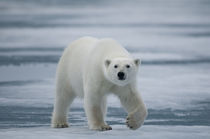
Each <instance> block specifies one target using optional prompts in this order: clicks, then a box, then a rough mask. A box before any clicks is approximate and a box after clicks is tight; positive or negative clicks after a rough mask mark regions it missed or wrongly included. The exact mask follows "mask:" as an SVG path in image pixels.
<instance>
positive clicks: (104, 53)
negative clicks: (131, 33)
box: [52, 37, 147, 131]
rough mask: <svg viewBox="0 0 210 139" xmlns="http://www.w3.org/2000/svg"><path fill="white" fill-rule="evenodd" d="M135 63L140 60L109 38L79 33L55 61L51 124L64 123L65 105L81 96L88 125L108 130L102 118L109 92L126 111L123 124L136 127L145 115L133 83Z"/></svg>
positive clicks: (65, 122) (92, 127) (53, 125)
mask: <svg viewBox="0 0 210 139" xmlns="http://www.w3.org/2000/svg"><path fill="white" fill-rule="evenodd" d="M139 65H140V60H138V59H133V58H132V57H131V56H130V54H129V53H128V52H127V51H126V49H124V48H123V47H122V46H121V45H120V44H119V43H117V42H116V41H115V40H113V39H109V38H104V39H96V38H93V37H83V38H80V39H78V40H76V41H74V42H73V43H72V44H70V45H69V46H68V47H67V48H66V49H65V50H64V52H63V55H62V57H61V58H60V61H59V63H58V67H57V72H56V98H55V104H54V111H53V116H52V127H55V128H65V127H68V123H67V113H68V109H69V106H70V104H71V103H72V101H73V100H74V98H75V97H82V98H84V108H85V113H86V116H87V120H88V126H89V128H90V129H92V130H102V131H103V130H111V129H112V128H111V127H110V126H109V125H108V124H107V123H106V122H105V121H104V118H105V115H106V110H107V108H106V98H107V95H108V94H110V93H113V94H115V95H116V96H118V97H119V99H120V102H121V104H122V105H123V106H124V108H125V110H126V111H127V112H128V116H127V119H126V124H127V126H128V127H129V128H130V129H133V130H135V129H137V128H139V127H140V126H141V125H142V124H143V123H144V119H145V117H146V116H147V109H146V107H145V104H144V103H143V100H142V98H141V96H140V94H139V92H138V90H137V85H136V76H137V72H138V68H139Z"/></svg>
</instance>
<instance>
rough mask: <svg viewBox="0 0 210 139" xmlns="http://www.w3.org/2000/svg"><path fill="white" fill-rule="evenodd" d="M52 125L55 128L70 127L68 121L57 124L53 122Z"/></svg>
mask: <svg viewBox="0 0 210 139" xmlns="http://www.w3.org/2000/svg"><path fill="white" fill-rule="evenodd" d="M52 127H54V128H67V127H69V125H68V124H67V123H56V124H53V125H52Z"/></svg>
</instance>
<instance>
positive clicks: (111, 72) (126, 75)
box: [104, 57, 140, 86]
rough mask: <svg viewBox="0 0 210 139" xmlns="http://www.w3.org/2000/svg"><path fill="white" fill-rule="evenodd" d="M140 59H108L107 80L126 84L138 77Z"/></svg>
mask: <svg viewBox="0 0 210 139" xmlns="http://www.w3.org/2000/svg"><path fill="white" fill-rule="evenodd" d="M139 65H140V60H139V59H135V60H133V59H132V58H122V57H119V58H114V59H106V60H105V62H104V68H105V70H104V74H105V77H106V79H107V80H109V81H111V82H112V83H114V84H116V85H118V86H125V85H127V84H129V83H130V82H132V81H133V80H134V79H135V78H136V74H137V72H138V67H139Z"/></svg>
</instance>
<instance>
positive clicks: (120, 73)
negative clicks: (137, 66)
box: [117, 72, 125, 80]
mask: <svg viewBox="0 0 210 139" xmlns="http://www.w3.org/2000/svg"><path fill="white" fill-rule="evenodd" d="M117 76H118V79H119V80H125V73H124V72H118V74H117Z"/></svg>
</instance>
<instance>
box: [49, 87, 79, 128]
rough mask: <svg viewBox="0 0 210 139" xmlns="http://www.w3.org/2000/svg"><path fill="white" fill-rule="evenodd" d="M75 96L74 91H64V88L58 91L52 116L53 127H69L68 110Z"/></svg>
mask: <svg viewBox="0 0 210 139" xmlns="http://www.w3.org/2000/svg"><path fill="white" fill-rule="evenodd" d="M74 98H75V95H74V93H73V91H72V90H68V91H66V90H64V88H61V89H57V91H56V98H55V104H54V110H53V115H52V122H51V127H54V128H66V127H68V121H67V116H68V109H69V106H70V104H71V103H72V102H73V100H74Z"/></svg>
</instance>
